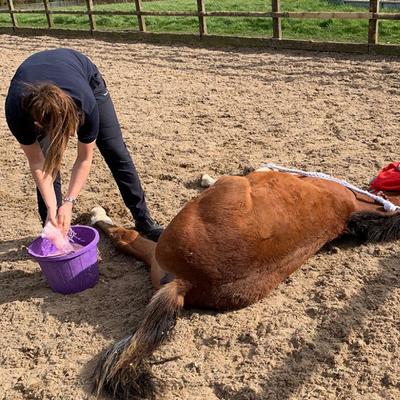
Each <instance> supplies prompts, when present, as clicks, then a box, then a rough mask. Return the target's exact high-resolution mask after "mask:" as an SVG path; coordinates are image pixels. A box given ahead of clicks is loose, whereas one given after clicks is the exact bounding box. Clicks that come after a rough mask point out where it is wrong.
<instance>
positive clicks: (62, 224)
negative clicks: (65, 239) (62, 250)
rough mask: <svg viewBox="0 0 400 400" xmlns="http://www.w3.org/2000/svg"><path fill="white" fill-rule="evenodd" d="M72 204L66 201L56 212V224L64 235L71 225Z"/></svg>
mask: <svg viewBox="0 0 400 400" xmlns="http://www.w3.org/2000/svg"><path fill="white" fill-rule="evenodd" d="M72 206H73V204H72V203H70V202H68V201H66V202H65V203H64V204H63V205H62V206H61V207H60V208H59V209H58V212H57V225H56V226H58V227H59V228H60V229H61V233H62V234H63V235H66V234H67V233H68V231H69V228H70V226H71V219H72Z"/></svg>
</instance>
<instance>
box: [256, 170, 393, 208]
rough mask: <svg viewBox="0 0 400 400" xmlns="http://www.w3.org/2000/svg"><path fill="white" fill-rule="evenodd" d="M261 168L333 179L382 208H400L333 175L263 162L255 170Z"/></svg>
mask: <svg viewBox="0 0 400 400" xmlns="http://www.w3.org/2000/svg"><path fill="white" fill-rule="evenodd" d="M263 169H272V170H277V171H284V172H291V173H293V174H297V175H303V176H308V177H310V178H320V179H325V180H328V181H333V182H336V183H339V184H341V185H343V186H345V187H347V188H348V189H350V190H354V191H355V192H358V193H361V194H365V195H366V196H368V197H370V198H371V199H374V200H375V201H376V202H378V203H380V204H382V205H383V209H384V210H385V211H398V210H400V207H397V206H395V205H394V204H393V203H391V202H390V201H388V200H385V199H383V198H382V197H379V196H375V195H374V194H372V193H369V192H367V191H366V190H362V189H359V188H357V187H356V186H353V185H351V184H350V183H348V182H346V181H344V180H343V179H338V178H335V177H333V176H330V175H327V174H324V173H322V172H306V171H301V170H297V169H291V168H284V167H278V166H277V165H273V164H265V165H264V166H263V167H262V168H260V169H258V170H257V171H262V170H263Z"/></svg>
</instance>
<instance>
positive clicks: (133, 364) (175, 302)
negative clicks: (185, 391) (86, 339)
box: [93, 279, 190, 399]
mask: <svg viewBox="0 0 400 400" xmlns="http://www.w3.org/2000/svg"><path fill="white" fill-rule="evenodd" d="M189 288H190V284H189V283H188V282H186V281H183V280H180V279H175V280H174V281H172V282H170V283H168V284H166V285H165V286H163V287H162V288H161V289H160V290H159V291H158V292H157V293H155V294H154V296H153V297H152V299H151V301H150V303H149V304H148V306H147V307H146V310H145V312H144V317H143V320H142V322H141V324H140V325H139V327H138V329H137V331H136V332H135V333H134V334H132V335H130V336H129V337H127V338H125V339H123V340H121V341H119V342H117V343H115V344H113V345H112V346H110V347H109V348H108V349H107V350H106V351H105V353H104V354H103V355H102V358H101V360H100V362H99V364H98V366H97V368H96V370H95V373H94V381H95V382H94V390H93V391H94V392H95V394H96V395H97V396H100V395H101V394H109V395H112V396H113V397H114V398H116V399H143V398H146V399H154V398H155V397H156V395H157V394H158V392H159V384H158V383H157V382H156V379H155V378H154V376H153V375H152V373H151V370H150V366H149V364H148V361H147V359H148V357H149V356H151V354H152V353H153V352H154V351H155V350H156V349H157V348H158V347H159V346H160V345H161V344H162V343H163V342H164V341H165V340H166V339H167V337H168V332H169V331H170V330H171V329H172V328H173V327H174V326H175V323H176V319H177V316H178V314H179V311H180V310H181V309H182V307H183V303H184V296H185V294H186V293H187V291H188V290H189Z"/></svg>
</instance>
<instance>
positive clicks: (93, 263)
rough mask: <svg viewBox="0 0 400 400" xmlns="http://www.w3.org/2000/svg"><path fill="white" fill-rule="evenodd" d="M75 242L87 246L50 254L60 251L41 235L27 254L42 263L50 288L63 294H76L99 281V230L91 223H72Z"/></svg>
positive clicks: (73, 240) (41, 266)
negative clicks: (71, 251)
mask: <svg viewBox="0 0 400 400" xmlns="http://www.w3.org/2000/svg"><path fill="white" fill-rule="evenodd" d="M71 229H72V231H73V232H74V235H73V237H72V242H74V243H77V244H80V245H82V246H84V247H82V248H81V249H79V250H78V251H76V252H74V253H71V254H62V255H59V256H51V254H54V253H56V252H57V251H58V250H57V248H56V247H55V246H53V245H52V244H51V243H50V241H49V240H48V239H45V238H42V237H38V238H37V239H36V240H34V241H33V242H32V243H31V245H30V246H29V248H28V253H29V254H30V255H31V256H32V257H33V258H34V259H35V260H36V261H37V262H38V263H39V265H40V268H41V269H42V271H43V274H44V276H45V277H46V279H47V282H48V283H49V285H50V287H51V289H52V290H53V291H54V292H57V293H61V294H73V293H78V292H82V291H83V290H86V289H89V288H91V287H93V286H94V285H95V284H96V283H97V281H98V280H99V264H98V260H97V243H98V241H99V233H98V232H97V230H96V229H94V228H92V227H90V226H80V225H75V226H71Z"/></svg>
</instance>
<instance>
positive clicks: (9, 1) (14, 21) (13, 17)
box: [7, 0, 18, 28]
mask: <svg viewBox="0 0 400 400" xmlns="http://www.w3.org/2000/svg"><path fill="white" fill-rule="evenodd" d="M7 3H8V9H9V10H10V11H14V3H13V0H7ZM10 15H11V20H12V24H13V28H17V27H18V22H17V17H16V16H15V14H14V13H12V12H10Z"/></svg>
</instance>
